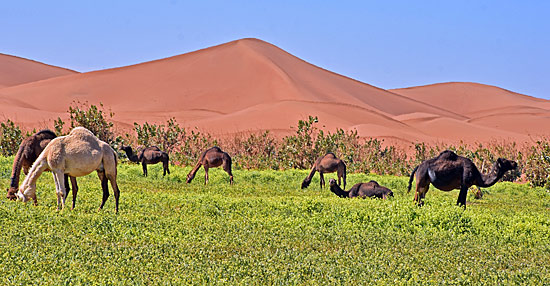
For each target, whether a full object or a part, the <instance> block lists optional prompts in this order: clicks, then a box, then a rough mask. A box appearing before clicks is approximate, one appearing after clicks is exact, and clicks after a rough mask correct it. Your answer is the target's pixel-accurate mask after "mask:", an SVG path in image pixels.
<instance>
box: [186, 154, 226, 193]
mask: <svg viewBox="0 0 550 286" xmlns="http://www.w3.org/2000/svg"><path fill="white" fill-rule="evenodd" d="M201 166H203V167H204V173H205V174H204V184H205V185H206V184H208V169H209V168H214V167H219V166H222V168H223V170H224V171H226V172H227V174H229V183H230V184H231V185H233V174H232V173H231V157H230V156H229V154H227V153H225V152H223V151H222V149H220V147H217V146H214V147H212V148H210V149H208V150H206V151H204V152H202V154H201V156H200V157H199V161H198V162H197V164H196V165H195V167H194V168H193V170H191V172H189V174H187V183H191V180H193V178H195V174H196V173H197V171H198V170H199V169H200V167H201Z"/></svg>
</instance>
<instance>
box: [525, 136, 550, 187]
mask: <svg viewBox="0 0 550 286" xmlns="http://www.w3.org/2000/svg"><path fill="white" fill-rule="evenodd" d="M530 151H531V152H530V153H529V155H528V156H527V158H526V160H525V163H524V164H525V167H524V169H525V170H524V171H525V174H526V177H527V179H528V180H529V182H530V184H531V186H533V187H546V188H547V189H550V144H549V142H548V141H537V145H536V146H532V147H531V149H530Z"/></svg>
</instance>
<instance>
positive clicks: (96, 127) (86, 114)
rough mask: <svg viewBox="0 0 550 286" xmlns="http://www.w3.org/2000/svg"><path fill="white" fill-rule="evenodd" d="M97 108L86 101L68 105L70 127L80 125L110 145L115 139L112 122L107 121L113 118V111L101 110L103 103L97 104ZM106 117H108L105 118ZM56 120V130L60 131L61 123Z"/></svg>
mask: <svg viewBox="0 0 550 286" xmlns="http://www.w3.org/2000/svg"><path fill="white" fill-rule="evenodd" d="M99 106H100V107H99V108H98V107H97V106H95V105H88V104H87V103H80V102H76V103H74V106H69V110H68V112H69V118H70V121H71V129H73V128H75V127H77V126H82V127H84V128H87V129H88V130H90V131H92V133H94V134H95V136H97V138H99V139H100V140H103V141H105V142H107V143H109V144H111V145H113V143H115V142H116V141H117V138H115V135H114V133H113V131H112V128H113V123H112V122H111V121H109V120H110V119H112V118H113V116H114V113H113V112H109V113H106V112H105V111H104V110H103V104H101V103H100V104H99ZM107 117H108V118H107ZM59 121H61V120H60V119H59V118H58V121H57V122H56V123H54V124H55V126H56V127H55V129H56V132H61V131H60V130H62V128H63V124H61V125H60V126H59V125H58V124H59Z"/></svg>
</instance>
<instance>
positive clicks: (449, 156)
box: [437, 150, 458, 161]
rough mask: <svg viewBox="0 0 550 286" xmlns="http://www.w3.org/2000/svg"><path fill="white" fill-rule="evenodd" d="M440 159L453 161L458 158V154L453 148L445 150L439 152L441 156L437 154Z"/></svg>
mask: <svg viewBox="0 0 550 286" xmlns="http://www.w3.org/2000/svg"><path fill="white" fill-rule="evenodd" d="M437 157H438V159H442V160H452V161H455V160H456V159H458V155H457V154H456V153H455V152H453V151H451V150H445V151H443V152H441V153H439V156H437Z"/></svg>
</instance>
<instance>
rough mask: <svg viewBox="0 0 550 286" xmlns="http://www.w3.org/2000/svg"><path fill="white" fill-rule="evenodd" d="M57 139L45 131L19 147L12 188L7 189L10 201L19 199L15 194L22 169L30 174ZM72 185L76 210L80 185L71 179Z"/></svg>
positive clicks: (27, 139)
mask: <svg viewBox="0 0 550 286" xmlns="http://www.w3.org/2000/svg"><path fill="white" fill-rule="evenodd" d="M56 137H57V136H56V135H55V133H54V132H53V131H51V130H48V129H45V130H41V131H39V132H37V133H35V134H34V135H31V136H29V137H27V138H25V139H24V140H23V142H21V145H19V150H17V154H16V155H15V159H14V160H13V167H12V170H11V178H10V187H9V188H8V189H7V198H8V199H10V200H15V199H17V196H16V195H15V194H16V193H17V190H18V188H19V177H20V175H21V169H23V173H24V174H25V175H27V174H28V173H29V169H30V168H31V166H32V163H34V161H36V158H38V156H39V155H40V153H41V152H42V150H44V148H46V145H48V143H50V141H51V140H52V139H54V138H56ZM68 177H69V176H67V175H65V178H64V181H65V188H66V189H67V192H68V191H69V190H70V187H69V179H68ZM71 184H72V185H73V208H74V207H75V203H76V194H77V193H78V185H77V183H76V179H75V178H74V177H71Z"/></svg>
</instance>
